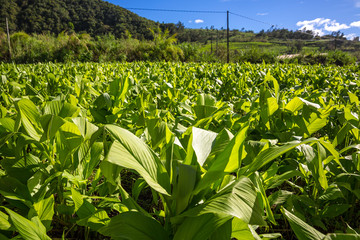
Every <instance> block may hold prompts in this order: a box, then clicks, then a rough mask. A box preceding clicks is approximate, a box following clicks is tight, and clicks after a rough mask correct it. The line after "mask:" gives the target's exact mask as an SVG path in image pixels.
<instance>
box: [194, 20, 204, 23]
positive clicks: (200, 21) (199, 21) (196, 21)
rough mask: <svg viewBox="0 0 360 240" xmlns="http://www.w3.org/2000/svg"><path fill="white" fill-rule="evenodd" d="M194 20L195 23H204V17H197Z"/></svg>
mask: <svg viewBox="0 0 360 240" xmlns="http://www.w3.org/2000/svg"><path fill="white" fill-rule="evenodd" d="M194 22H195V23H203V22H204V20H202V19H196V20H195V21H194Z"/></svg>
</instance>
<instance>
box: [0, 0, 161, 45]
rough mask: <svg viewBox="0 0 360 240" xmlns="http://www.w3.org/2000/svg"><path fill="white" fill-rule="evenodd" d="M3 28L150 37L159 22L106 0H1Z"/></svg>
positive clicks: (30, 31)
mask: <svg viewBox="0 0 360 240" xmlns="http://www.w3.org/2000/svg"><path fill="white" fill-rule="evenodd" d="M0 16H1V20H0V27H1V28H3V29H5V19H4V17H8V19H9V22H10V30H11V31H12V32H14V31H24V32H26V33H55V34H58V33H60V32H62V31H64V30H71V29H73V30H75V31H76V32H82V31H83V32H87V33H89V34H91V35H99V34H106V33H112V34H114V35H115V36H116V37H122V36H124V35H125V33H126V31H129V33H131V34H132V35H133V36H134V37H136V38H150V37H151V33H150V31H149V28H154V27H155V26H156V23H155V22H153V21H150V20H148V19H145V18H142V17H140V16H138V15H136V14H134V13H132V12H130V11H128V10H126V9H124V8H122V7H119V6H116V5H114V4H111V3H108V2H105V1H102V0H0Z"/></svg>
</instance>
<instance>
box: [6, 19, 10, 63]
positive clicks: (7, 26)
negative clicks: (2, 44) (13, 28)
mask: <svg viewBox="0 0 360 240" xmlns="http://www.w3.org/2000/svg"><path fill="white" fill-rule="evenodd" d="M6 32H7V40H8V44H9V56H10V60H11V44H10V33H9V22H8V18H6Z"/></svg>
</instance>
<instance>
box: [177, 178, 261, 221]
mask: <svg viewBox="0 0 360 240" xmlns="http://www.w3.org/2000/svg"><path fill="white" fill-rule="evenodd" d="M257 197H258V195H257V192H256V190H255V187H254V185H253V183H252V182H251V180H250V179H248V178H246V177H240V178H239V179H238V180H236V181H235V182H234V183H232V184H230V185H228V186H227V187H225V188H224V189H222V190H221V191H220V192H218V193H217V194H215V195H214V196H213V197H211V198H210V199H209V200H207V201H205V202H204V203H203V204H201V205H199V206H197V207H195V208H192V209H190V210H188V211H186V212H184V213H183V214H181V215H180V216H178V217H175V218H174V219H173V221H175V222H176V221H178V220H179V219H181V218H182V217H194V216H199V215H202V214H205V213H216V214H227V215H229V216H233V217H236V218H239V219H241V220H242V221H244V222H246V223H249V224H253V225H266V223H265V222H264V220H263V217H262V212H263V209H261V207H260V205H259V199H257Z"/></svg>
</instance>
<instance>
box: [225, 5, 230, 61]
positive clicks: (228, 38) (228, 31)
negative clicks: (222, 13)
mask: <svg viewBox="0 0 360 240" xmlns="http://www.w3.org/2000/svg"><path fill="white" fill-rule="evenodd" d="M226 13H227V63H229V62H230V29H229V11H227V12H226Z"/></svg>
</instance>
